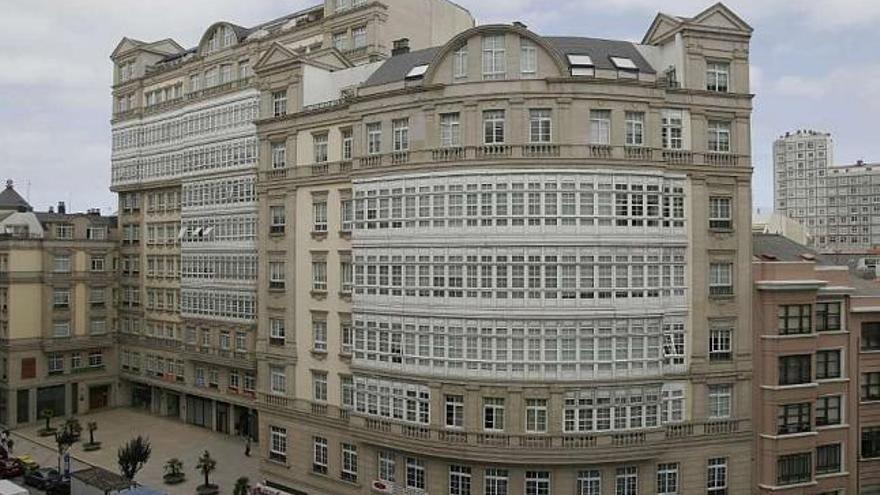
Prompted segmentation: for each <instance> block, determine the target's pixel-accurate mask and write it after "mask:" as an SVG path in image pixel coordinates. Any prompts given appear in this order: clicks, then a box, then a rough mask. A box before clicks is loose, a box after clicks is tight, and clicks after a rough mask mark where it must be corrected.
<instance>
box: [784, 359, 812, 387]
mask: <svg viewBox="0 0 880 495" xmlns="http://www.w3.org/2000/svg"><path fill="white" fill-rule="evenodd" d="M811 362H812V356H811V355H809V354H802V355H796V356H782V357H780V358H779V384H780V385H799V384H802V383H810V382H812V381H813V374H812V366H811Z"/></svg>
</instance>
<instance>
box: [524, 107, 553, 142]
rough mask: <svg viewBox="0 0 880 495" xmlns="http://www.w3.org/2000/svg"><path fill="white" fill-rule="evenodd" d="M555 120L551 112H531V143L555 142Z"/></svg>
mask: <svg viewBox="0 0 880 495" xmlns="http://www.w3.org/2000/svg"><path fill="white" fill-rule="evenodd" d="M552 128H553V119H552V115H551V112H550V110H547V109H531V110H529V142H531V143H549V142H551V141H552V140H553V134H552Z"/></svg>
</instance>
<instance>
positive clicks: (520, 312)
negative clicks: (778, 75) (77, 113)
mask: <svg viewBox="0 0 880 495" xmlns="http://www.w3.org/2000/svg"><path fill="white" fill-rule="evenodd" d="M751 31H752V30H751V28H750V27H749V26H748V25H747V24H746V23H745V22H743V21H742V20H741V19H740V18H739V17H737V16H736V15H735V14H734V13H733V12H731V11H730V10H729V9H727V8H726V7H724V6H723V5H721V4H717V5H714V6H712V7H710V8H708V9H706V10H705V11H703V12H700V13H699V14H697V15H695V16H694V17H676V16H668V15H665V14H659V15H658V16H657V17H656V19H655V20H654V22H653V24H652V25H651V26H650V28H649V30H648V32H647V33H646V35H645V37H644V39H643V41H642V42H641V43H631V42H624V41H613V40H601V39H594V38H583V37H555V36H554V37H551V36H541V35H540V34H537V33H535V32H533V31H530V30H529V29H528V28H527V27H526V26H525V25H522V24H521V23H515V24H513V25H486V26H480V27H474V26H473V19H472V18H471V17H470V15H469V14H468V13H467V12H466V11H464V10H462V9H461V8H459V7H457V6H455V5H454V4H451V3H449V2H446V1H444V0H424V1H420V2H412V1H411V0H410V1H402V0H397V1H391V0H383V1H381V2H375V1H374V2H364V1H360V2H356V1H352V2H343V1H342V0H337V1H335V2H334V1H332V0H330V1H328V2H327V3H326V4H324V5H321V6H318V7H315V8H312V9H308V10H306V11H303V12H299V13H297V14H294V15H291V16H287V17H284V18H282V19H279V20H276V21H272V22H270V23H267V24H264V25H260V26H255V27H253V28H242V27H239V26H235V25H232V24H229V23H218V24H215V25H213V26H212V27H211V28H210V29H209V30H208V31H207V32H206V34H205V36H204V37H203V39H202V42H201V43H200V44H199V46H198V47H197V48H194V49H191V50H186V49H183V48H181V47H180V46H178V45H177V44H176V43H174V42H173V41H171V40H163V41H158V42H153V43H145V42H139V41H135V40H129V39H125V40H123V41H122V42H121V43H120V45H119V47H117V49H116V51H115V52H114V54H113V61H114V63H115V64H116V68H117V72H116V84H115V85H114V89H113V93H114V104H115V115H114V122H113V188H114V190H115V191H117V192H118V193H119V195H120V232H121V239H122V241H121V247H120V249H121V254H120V256H121V271H122V275H123V277H122V279H121V288H120V295H121V297H120V305H119V313H120V314H119V319H120V327H119V330H120V340H121V343H122V345H121V349H120V369H121V374H120V399H121V400H122V401H123V402H124V403H132V404H135V405H142V406H143V407H146V408H149V409H150V410H152V411H154V412H156V413H159V414H164V415H170V416H177V417H180V418H182V419H185V420H186V421H188V422H190V423H194V424H198V425H202V426H208V427H211V428H214V429H216V430H218V431H225V432H238V433H242V434H248V435H250V436H253V437H258V438H259V439H260V453H261V456H262V457H263V462H262V464H261V466H262V471H263V476H264V478H265V480H266V485H267V486H271V487H274V488H276V489H281V490H284V491H286V492H290V493H307V494H334V495H335V494H355V493H362V494H366V493H374V492H384V493H401V492H404V491H407V490H408V491H409V492H411V493H450V494H456V495H465V494H472V493H473V494H477V493H485V494H492V495H507V494H511V495H513V494H521V493H524V494H527V495H547V494H550V493H579V494H597V493H605V492H613V493H617V494H620V495H635V494H636V493H648V492H654V493H664V494H670V493H710V494H715V495H718V494H726V493H745V492H747V491H749V490H750V489H751V487H752V486H753V485H752V481H753V464H752V462H751V454H752V445H753V429H752V424H751V415H752V403H751V397H752V338H751V332H750V328H751V323H752V322H751V320H750V318H748V317H745V316H744V315H749V314H750V308H751V298H752V290H751V229H750V204H751V193H750V180H751V157H750V155H749V153H750V116H751V100H752V97H751V94H750V92H749V86H748V85H749V63H748V54H749V41H750V37H751Z"/></svg>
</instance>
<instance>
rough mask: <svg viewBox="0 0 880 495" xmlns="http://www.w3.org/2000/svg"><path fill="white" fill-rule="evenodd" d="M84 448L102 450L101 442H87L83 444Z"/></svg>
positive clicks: (90, 450)
mask: <svg viewBox="0 0 880 495" xmlns="http://www.w3.org/2000/svg"><path fill="white" fill-rule="evenodd" d="M82 448H83V450H84V451H86V452H93V451H95V450H100V448H101V442H86V443H84V444H83V446H82Z"/></svg>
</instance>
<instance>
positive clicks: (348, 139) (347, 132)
mask: <svg viewBox="0 0 880 495" xmlns="http://www.w3.org/2000/svg"><path fill="white" fill-rule="evenodd" d="M353 154H354V137H353V134H352V131H351V129H344V130H343V131H342V159H343V160H345V161H348V160H351V157H352V156H353Z"/></svg>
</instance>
